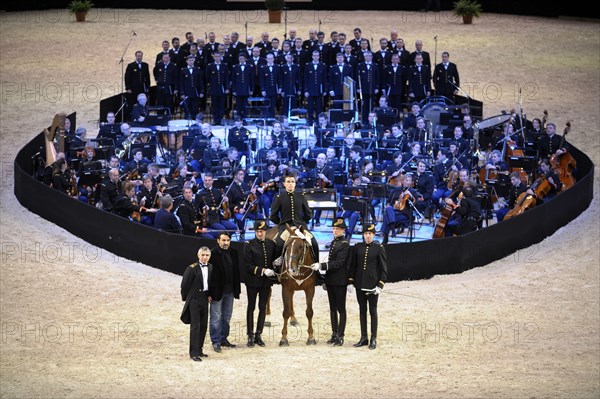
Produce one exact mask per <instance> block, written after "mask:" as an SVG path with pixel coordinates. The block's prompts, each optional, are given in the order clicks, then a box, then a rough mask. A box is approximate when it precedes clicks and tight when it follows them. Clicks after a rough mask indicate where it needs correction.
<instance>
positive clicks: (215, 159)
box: [191, 136, 227, 172]
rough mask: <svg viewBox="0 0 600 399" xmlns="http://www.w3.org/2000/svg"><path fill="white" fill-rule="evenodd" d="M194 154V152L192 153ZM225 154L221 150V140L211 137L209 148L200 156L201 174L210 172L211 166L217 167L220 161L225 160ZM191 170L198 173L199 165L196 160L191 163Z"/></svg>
mask: <svg viewBox="0 0 600 399" xmlns="http://www.w3.org/2000/svg"><path fill="white" fill-rule="evenodd" d="M194 154H195V152H194ZM226 155H227V153H226V152H225V150H223V149H222V148H221V139H220V138H218V137H216V136H213V137H212V138H211V139H210V147H208V148H206V149H205V150H204V153H203V154H202V163H203V168H202V171H203V172H211V171H212V168H213V166H217V165H219V162H221V159H223V158H225V156H226ZM191 165H192V168H193V169H194V170H195V171H196V172H199V169H200V163H199V162H198V161H197V160H194V161H192V162H191Z"/></svg>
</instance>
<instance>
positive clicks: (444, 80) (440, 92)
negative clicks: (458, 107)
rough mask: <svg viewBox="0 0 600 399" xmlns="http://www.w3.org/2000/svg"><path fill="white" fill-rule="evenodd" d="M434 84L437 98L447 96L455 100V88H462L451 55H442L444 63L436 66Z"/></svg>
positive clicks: (444, 53)
mask: <svg viewBox="0 0 600 399" xmlns="http://www.w3.org/2000/svg"><path fill="white" fill-rule="evenodd" d="M433 83H434V84H435V95H436V96H445V97H448V98H449V99H450V100H454V92H455V91H456V88H455V86H459V87H460V78H459V76H458V69H457V68H456V64H455V63H453V62H450V54H449V53H448V52H447V51H444V52H443V53H442V62H441V63H440V64H437V65H436V66H435V70H434V71H433Z"/></svg>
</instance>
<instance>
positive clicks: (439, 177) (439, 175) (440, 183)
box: [431, 150, 458, 207]
mask: <svg viewBox="0 0 600 399" xmlns="http://www.w3.org/2000/svg"><path fill="white" fill-rule="evenodd" d="M451 157H452V153H451V152H450V151H442V150H440V151H438V154H437V163H436V164H435V166H434V168H433V183H434V186H435V190H434V191H433V195H432V197H431V199H432V201H433V205H434V206H436V207H437V206H438V205H439V203H440V199H442V198H446V197H447V196H448V195H450V194H451V193H452V190H450V189H449V188H448V182H447V179H448V173H449V172H450V170H452V171H454V172H458V167H457V166H456V165H454V164H453V163H452V161H451V160H450V158H451Z"/></svg>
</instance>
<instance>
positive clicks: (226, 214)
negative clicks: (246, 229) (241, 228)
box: [221, 202, 231, 219]
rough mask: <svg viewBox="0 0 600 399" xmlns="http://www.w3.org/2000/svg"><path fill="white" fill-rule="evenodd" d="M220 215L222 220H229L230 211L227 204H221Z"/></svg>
mask: <svg viewBox="0 0 600 399" xmlns="http://www.w3.org/2000/svg"><path fill="white" fill-rule="evenodd" d="M221 215H222V216H223V219H231V211H230V210H229V203H227V202H223V203H222V204H221Z"/></svg>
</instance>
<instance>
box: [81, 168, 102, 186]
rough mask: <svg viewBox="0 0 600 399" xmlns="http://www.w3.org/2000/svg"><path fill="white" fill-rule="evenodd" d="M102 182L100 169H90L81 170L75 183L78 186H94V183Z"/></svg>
mask: <svg viewBox="0 0 600 399" xmlns="http://www.w3.org/2000/svg"><path fill="white" fill-rule="evenodd" d="M101 182H102V172H101V171H100V170H92V171H88V172H83V173H82V174H81V176H79V181H78V182H77V184H78V185H79V186H88V187H94V185H96V184H100V183H101Z"/></svg>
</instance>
